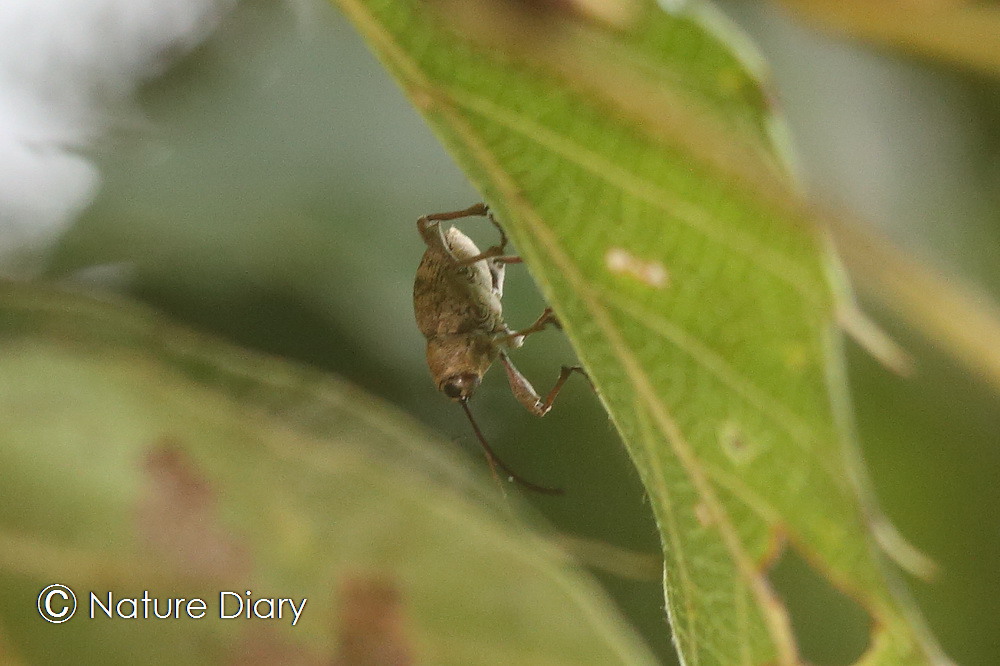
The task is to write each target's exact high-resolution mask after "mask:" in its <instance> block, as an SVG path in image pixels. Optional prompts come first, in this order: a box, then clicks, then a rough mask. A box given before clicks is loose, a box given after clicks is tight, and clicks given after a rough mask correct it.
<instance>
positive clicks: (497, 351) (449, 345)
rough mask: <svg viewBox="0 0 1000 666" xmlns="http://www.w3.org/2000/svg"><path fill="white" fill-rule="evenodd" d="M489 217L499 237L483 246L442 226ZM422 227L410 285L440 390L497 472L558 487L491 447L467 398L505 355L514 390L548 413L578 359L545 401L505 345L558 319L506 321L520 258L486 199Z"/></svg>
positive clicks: (426, 219)
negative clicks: (508, 283) (511, 268)
mask: <svg viewBox="0 0 1000 666" xmlns="http://www.w3.org/2000/svg"><path fill="white" fill-rule="evenodd" d="M473 216H479V217H485V218H486V219H487V220H489V221H490V223H492V224H493V226H494V227H496V228H497V230H498V231H499V232H500V242H499V244H497V245H493V246H491V247H489V248H488V249H487V250H486V251H485V252H480V251H479V248H478V247H476V244H475V243H473V242H472V239H470V238H469V237H468V236H466V235H465V234H463V233H462V232H461V231H459V230H458V229H456V228H455V227H450V228H449V229H448V230H447V231H445V230H444V229H443V228H442V227H441V222H445V221H448V220H457V219H460V218H463V217H473ZM417 230H418V231H419V232H420V236H421V237H422V238H423V239H424V243H426V244H427V251H426V252H424V256H423V259H421V261H420V266H419V267H417V277H416V280H415V282H414V284H413V309H414V312H415V314H416V318H417V326H418V327H419V328H420V332H421V333H423V334H424V337H425V338H427V365H428V366H429V367H430V371H431V376H432V377H433V378H434V381H435V383H436V384H437V388H438V390H439V391H441V392H442V393H444V394H445V395H446V396H448V397H449V398H450V399H451V400H453V401H455V402H458V403H459V404H460V405H462V409H463V410H464V411H465V415H466V416H467V417H468V418H469V422H470V423H471V424H472V429H473V431H475V434H476V438H477V439H478V440H479V443H480V444H481V445H482V447H483V450H484V451H485V453H486V459H487V461H488V462H489V464H490V469H491V470H492V471H493V475H494V476H496V468H497V467H499V468H500V469H502V470H503V471H504V473H505V474H506V475H507V476H508V477H509V478H510V479H512V480H514V481H516V482H517V483H519V484H521V485H522V486H525V487H526V488H529V489H531V490H535V491H537V492H542V493H549V494H559V493H561V492H562V491H561V490H558V489H554V488H545V487H543V486H539V485H536V484H534V483H531V482H530V481H527V480H525V479H524V478H522V477H521V476H519V475H517V474H515V473H514V472H513V471H512V470H511V469H510V468H509V467H507V466H506V465H505V464H504V463H503V462H502V461H501V460H500V459H499V458H497V456H496V455H495V454H494V453H493V449H492V448H491V447H490V445H489V443H487V441H486V438H485V437H484V436H483V433H482V431H481V430H480V429H479V426H478V425H477V424H476V421H475V419H473V417H472V412H471V411H470V410H469V398H471V397H472V395H473V393H475V391H476V388H477V387H478V386H479V384H480V383H481V382H482V379H483V375H485V374H486V371H487V370H489V369H490V366H491V365H493V362H494V361H495V360H497V359H498V358H499V359H500V362H501V363H502V364H503V367H504V370H506V371H507V380H508V382H509V383H510V388H511V391H512V392H513V393H514V397H515V398H517V401H518V402H520V403H521V404H522V405H524V407H525V408H526V409H527V410H528V411H529V412H531V413H532V414H534V415H536V416H545V415H546V414H547V413H548V412H549V410H550V409H552V402H553V401H554V400H555V398H556V395H558V393H559V390H560V389H561V388H562V387H563V384H565V383H566V380H567V379H568V378H569V376H570V374H572V373H573V372H574V371H575V372H580V373H581V374H584V376H586V373H584V371H583V369H582V368H580V367H579V366H563V368H562V371H561V372H560V373H559V379H557V380H556V383H555V386H553V387H552V390H551V391H549V393H548V395H547V396H546V397H545V399H544V400H543V399H542V398H540V397H539V395H538V393H536V392H535V389H534V387H532V385H531V383H530V382H529V381H528V380H527V379H526V378H525V377H524V375H522V374H521V373H520V372H519V371H518V369H517V368H515V367H514V364H513V363H512V362H511V360H510V358H509V357H508V356H507V353H506V351H505V349H507V348H511V349H516V348H517V347H520V346H521V344H522V343H523V342H524V339H525V338H526V337H527V336H529V335H531V334H532V333H537V332H538V331H541V330H543V329H545V327H546V326H549V325H552V326H555V327H557V328H558V327H559V322H558V321H557V320H556V317H555V315H554V314H553V313H552V310H551V308H546V309H545V311H544V312H543V313H542V315H541V316H540V317H539V318H538V319H537V320H536V321H535V323H533V324H532V325H531V326H528V327H527V328H524V329H521V330H518V331H514V330H511V329H510V328H509V327H508V326H507V324H506V323H505V322H504V320H503V305H502V303H501V298H502V297H503V281H504V271H505V268H506V265H507V264H515V263H520V262H521V258H520V257H516V256H510V255H507V254H506V253H505V251H506V248H507V234H505V233H504V230H503V228H502V227H501V226H500V225H499V224H498V223H497V221H496V219H495V218H494V217H493V214H492V213H491V212H490V210H489V208H488V207H487V206H486V205H485V204H482V203H478V204H475V205H474V206H470V207H469V208H466V209H464V210H458V211H453V212H450V213H436V214H434V215H425V216H423V217H421V218H420V219H419V220H417Z"/></svg>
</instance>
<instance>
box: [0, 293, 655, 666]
mask: <svg viewBox="0 0 1000 666" xmlns="http://www.w3.org/2000/svg"><path fill="white" fill-rule="evenodd" d="M0 339H2V341H3V345H2V351H0V372H2V374H3V376H4V377H5V378H6V381H5V382H4V384H3V385H2V387H0V405H2V409H0V465H2V468H3V470H4V477H3V478H4V483H3V486H2V493H3V494H2V499H3V501H2V502H0V588H2V589H3V594H2V595H0V599H2V601H0V630H2V635H3V637H4V641H3V643H4V645H5V646H8V647H5V648H4V649H5V650H6V651H8V652H9V653H10V654H9V655H8V654H6V653H5V654H4V655H3V656H4V663H10V662H12V661H14V660H24V662H25V663H59V662H64V661H65V660H66V659H67V658H71V659H72V661H73V663H78V664H84V663H93V664H98V663H108V661H109V660H111V661H128V662H130V663H185V664H195V663H205V664H220V663H283V664H292V663H295V664H330V663H336V664H342V665H344V666H358V665H360V664H390V663H391V664H409V663H429V664H510V663H518V664H585V663H591V664H609V663H619V664H623V665H625V664H627V665H632V664H642V663H649V664H652V663H654V660H653V658H652V656H651V655H649V654H648V653H647V652H646V651H645V649H644V648H643V647H642V646H641V642H640V641H639V639H638V637H637V636H636V635H635V634H634V632H633V631H632V630H631V628H630V627H629V626H628V625H627V624H626V623H625V622H623V621H622V620H621V618H620V616H619V615H618V611H617V610H616V609H615V608H614V606H613V605H612V604H611V603H609V602H608V600H607V599H606V597H605V596H604V595H603V594H602V593H601V592H600V590H599V588H598V587H597V586H596V585H595V584H594V583H593V582H592V581H590V580H589V577H588V576H586V575H581V574H580V572H579V571H578V570H574V569H573V566H572V565H571V561H570V560H569V559H568V558H567V557H566V556H565V555H564V554H563V553H562V551H560V550H559V549H557V548H555V547H554V546H553V545H552V544H551V543H550V542H549V541H547V539H546V537H545V536H544V535H542V534H533V533H532V532H531V531H530V530H529V529H527V528H526V526H525V523H524V522H518V521H516V520H513V519H512V515H513V512H512V511H511V507H510V506H509V505H506V504H504V503H502V502H498V501H497V498H496V496H495V493H486V492H482V490H481V486H477V484H476V483H475V482H474V480H473V479H472V478H471V477H470V475H469V474H468V473H467V472H465V471H464V468H463V466H462V465H460V464H459V463H458V461H457V460H456V458H455V457H454V456H452V455H450V454H449V452H448V450H447V446H446V445H445V444H443V443H442V442H439V441H436V440H434V439H432V438H431V437H429V436H428V435H426V434H425V433H424V432H423V429H422V428H421V427H419V426H417V425H416V424H414V423H413V422H412V421H411V420H410V419H409V418H407V417H405V416H403V415H402V414H399V413H398V412H396V411H395V410H393V409H391V408H389V407H388V406H387V405H385V404H383V403H382V402H381V401H379V400H377V399H375V398H372V397H370V396H368V395H367V394H365V393H364V392H362V391H359V390H357V389H355V388H353V387H351V386H349V385H346V384H344V383H342V382H339V381H335V380H334V379H332V378H331V377H329V376H327V375H323V374H321V373H319V372H316V371H315V370H311V369H307V368H304V367H302V366H299V365H295V364H290V363H284V362H281V361H278V360H276V359H273V358H268V357H264V356H261V355H258V354H253V353H250V352H247V351H246V350H243V349H239V348H235V347H232V346H229V345H224V344H222V343H220V342H217V341H216V340H214V339H210V338H206V337H200V336H196V335H194V334H192V333H190V332H188V331H187V330H184V329H180V328H178V327H176V326H174V325H172V324H171V323H170V322H168V321H167V320H166V319H164V318H163V317H160V316H156V315H153V314H151V313H150V312H149V311H147V310H145V309H140V308H135V307H132V306H130V305H129V304H127V303H126V302H123V301H107V302H98V301H93V300H90V299H87V298H82V297H79V296H73V295H67V294H61V293H58V292H51V291H46V290H43V289H38V288H31V287H20V286H10V285H4V286H3V287H2V288H0ZM480 481H481V482H482V479H480ZM53 582H58V583H61V584H64V585H68V586H69V587H70V588H71V589H74V590H75V592H76V596H77V602H78V604H79V606H78V609H77V616H76V617H74V618H72V619H70V620H68V621H67V622H66V624H48V623H46V622H45V621H44V620H43V619H42V618H41V617H38V616H35V615H34V613H32V612H30V611H31V610H32V609H33V608H34V607H35V603H36V601H35V599H36V597H37V595H38V594H39V590H41V589H42V588H44V587H46V586H47V585H48V584H51V583H53ZM146 590H148V592H149V596H150V597H155V598H157V599H158V600H159V602H160V605H159V606H158V607H156V610H155V611H153V610H150V609H149V608H152V607H148V608H147V607H144V606H140V608H141V610H139V611H138V613H139V616H140V618H142V619H138V620H124V619H108V618H104V617H102V616H101V615H100V613H101V611H100V610H95V615H96V617H95V618H93V619H90V618H88V617H87V614H88V613H89V612H90V611H89V608H90V605H89V599H88V593H89V592H90V591H93V592H95V593H96V594H97V596H98V598H101V599H106V598H107V597H106V596H105V595H106V593H107V592H112V593H113V595H114V599H116V600H117V599H121V598H128V597H142V596H143V591H146ZM222 590H227V591H235V593H236V596H237V597H242V596H243V594H244V591H245V590H246V591H248V594H250V596H251V597H252V598H253V599H260V598H262V597H289V598H292V599H294V601H295V603H296V604H300V603H301V599H302V598H306V599H307V602H306V605H305V606H302V607H300V609H301V610H300V613H301V616H300V617H299V619H298V620H297V622H296V624H295V626H294V627H293V626H292V624H291V615H290V612H289V609H288V608H287V607H286V608H285V614H284V617H283V619H281V620H278V619H275V620H260V619H240V620H236V621H225V620H223V619H219V617H218V616H219V609H220V604H221V602H220V601H219V597H220V591H222ZM171 597H183V598H186V599H190V598H192V597H199V598H203V599H205V601H206V605H207V606H208V611H207V615H206V616H205V617H204V618H203V619H198V620H193V619H185V618H184V617H183V616H182V617H181V618H180V619H176V620H156V619H145V617H144V614H145V613H152V612H157V613H159V614H161V615H165V614H166V612H167V611H166V607H165V605H164V603H165V601H166V599H167V598H171ZM124 608H125V610H124V611H121V610H119V612H120V613H124V614H129V613H131V612H133V611H132V610H131V607H130V606H129V605H126V606H125V607H124ZM268 608H269V606H265V607H261V610H260V612H261V613H263V614H268V613H269V612H270V611H269V610H268ZM255 612H256V606H255ZM226 613H227V614H230V615H232V614H238V613H239V611H238V610H236V606H235V602H234V601H232V600H231V597H230V599H228V600H227V604H226Z"/></svg>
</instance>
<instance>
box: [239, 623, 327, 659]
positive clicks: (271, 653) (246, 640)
mask: <svg viewBox="0 0 1000 666" xmlns="http://www.w3.org/2000/svg"><path fill="white" fill-rule="evenodd" d="M225 663H227V664H231V665H232V666H272V665H273V664H282V665H283V666H322V665H323V664H327V663H329V660H328V659H324V658H323V657H321V656H320V655H318V654H316V653H313V652H310V651H309V650H307V649H306V648H305V647H303V646H302V645H298V644H296V643H294V642H292V641H290V640H288V639H286V638H285V637H283V636H282V635H281V634H280V632H279V631H277V630H276V629H273V628H271V627H268V626H261V625H254V627H253V629H247V630H245V632H244V635H243V639H242V640H241V641H239V642H238V643H236V645H235V646H234V647H233V648H232V649H231V650H230V651H229V658H228V659H226V662H225Z"/></svg>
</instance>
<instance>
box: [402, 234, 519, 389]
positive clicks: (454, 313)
mask: <svg viewBox="0 0 1000 666" xmlns="http://www.w3.org/2000/svg"><path fill="white" fill-rule="evenodd" d="M434 233H435V234H437V233H438V232H436V231H435V232H434ZM443 238H444V241H445V242H446V243H447V251H445V249H444V248H443V247H442V246H441V243H440V242H439V239H438V238H435V237H433V236H432V239H431V240H430V241H428V243H427V251H426V252H424V257H423V259H422V260H421V261H420V266H419V267H417V278H416V281H415V282H414V283H413V309H414V312H415V314H416V317H417V327H418V328H419V329H420V332H421V333H423V334H424V337H425V338H427V365H428V366H429V367H430V371H431V375H432V376H433V377H434V379H435V381H437V382H438V389H439V390H441V391H443V392H444V393H445V394H446V395H447V396H448V397H449V398H460V397H461V396H462V394H463V393H464V392H468V393H471V392H472V391H473V390H475V387H476V386H478V384H479V380H480V378H481V377H482V376H483V375H484V374H485V373H486V371H487V370H488V369H489V367H490V366H491V365H492V364H493V362H494V361H495V360H496V358H497V356H498V355H499V351H500V348H499V344H498V343H499V341H500V340H501V339H502V338H504V337H505V336H507V335H509V334H510V329H508V328H507V325H506V324H505V323H504V321H503V305H502V303H501V300H500V299H501V298H502V297H503V279H504V269H505V265H504V263H503V262H502V261H500V260H498V259H496V258H488V259H482V260H480V261H476V262H474V263H471V264H468V265H463V264H462V263H460V262H462V261H465V260H468V259H471V258H473V257H477V256H479V255H480V254H481V253H480V251H479V248H478V247H476V244H475V243H473V242H472V239H470V238H469V237H468V236H466V235H465V234H463V233H462V232H461V231H459V230H458V229H456V228H455V227H451V228H450V229H448V231H447V232H445V233H444V234H443ZM462 389H465V391H462Z"/></svg>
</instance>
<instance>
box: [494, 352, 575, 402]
mask: <svg viewBox="0 0 1000 666" xmlns="http://www.w3.org/2000/svg"><path fill="white" fill-rule="evenodd" d="M500 362H501V363H503V367H504V370H506V371H507V381H508V382H509V383H510V390H511V392H512V393H513V394H514V397H515V398H517V401H518V402H519V403H521V404H522V405H524V408H525V409H527V410H528V411H529V412H531V413H532V414H534V415H535V416H545V415H546V414H548V413H549V410H551V409H552V403H553V402H555V399H556V396H557V395H559V391H561V390H562V387H563V384H565V383H566V380H567V379H569V376H570V375H571V374H573V373H574V372H579V373H580V374H581V375H583V376H584V377H587V373H586V372H585V371H584V369H583V368H581V367H580V366H578V365H572V366H569V365H564V366H563V367H562V370H561V371H560V372H559V379H557V380H556V384H555V386H553V387H552V390H551V391H549V394H548V395H547V396H545V400H544V401H543V400H542V399H541V398H540V397H539V396H538V393H536V392H535V387H534V386H532V385H531V382H529V381H528V379H527V377H525V376H524V375H522V374H521V372H520V371H519V370H518V369H517V368H515V367H514V364H513V363H511V361H510V358H508V357H507V354H505V353H504V352H500ZM587 381H590V378H589V377H587Z"/></svg>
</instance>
